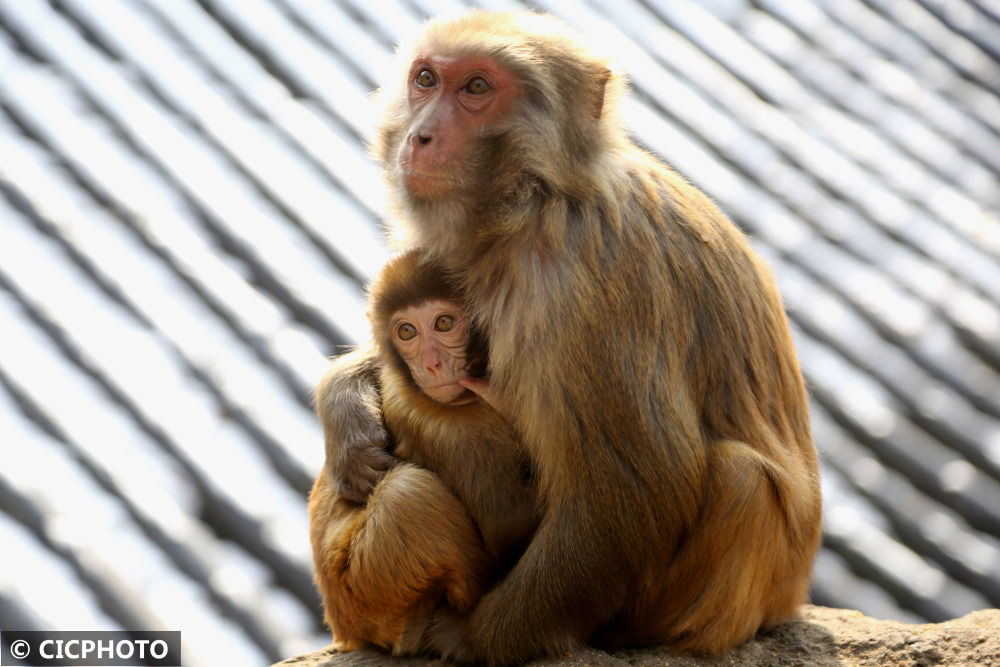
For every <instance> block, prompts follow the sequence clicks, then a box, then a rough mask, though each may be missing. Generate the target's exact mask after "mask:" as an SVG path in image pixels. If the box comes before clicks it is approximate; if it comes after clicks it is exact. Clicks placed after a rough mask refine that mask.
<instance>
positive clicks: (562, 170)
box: [318, 13, 820, 664]
mask: <svg viewBox="0 0 1000 667" xmlns="http://www.w3.org/2000/svg"><path fill="white" fill-rule="evenodd" d="M429 54H430V56H431V57H430V58H429ZM434 56H441V57H442V58H439V59H437V60H435V59H434ZM401 57H402V58H403V59H405V60H406V61H407V63H406V64H405V65H403V66H401V70H402V71H403V72H406V73H407V81H405V82H401V84H402V86H403V87H399V88H396V89H387V90H386V91H385V92H383V98H384V100H383V104H384V109H385V111H384V115H383V117H382V121H381V127H380V132H379V137H378V140H377V141H376V143H375V146H374V152H375V155H376V157H377V158H378V159H379V160H380V162H381V163H382V165H383V166H384V168H385V170H386V175H387V179H388V182H389V184H390V187H391V188H392V191H393V197H394V200H393V201H394V205H395V207H396V211H397V213H398V217H399V219H400V222H399V223H398V224H397V230H396V231H397V236H398V237H399V238H402V239H403V242H404V243H406V244H409V245H411V246H415V247H420V248H422V249H423V252H424V254H425V255H426V256H427V257H429V258H431V259H433V260H435V261H439V262H441V263H442V264H444V265H445V266H446V267H447V268H448V270H449V272H450V274H451V275H452V276H454V277H455V278H456V279H457V280H459V281H461V285H462V287H463V289H464V291H465V293H466V303H467V305H468V308H469V309H470V312H471V313H472V314H473V316H474V318H475V321H476V322H477V323H478V324H479V325H480V327H481V328H482V329H483V331H484V332H485V333H486V335H487V337H488V338H489V341H490V355H489V363H490V370H491V377H492V381H493V384H494V385H495V386H497V387H499V388H500V390H501V391H502V393H503V395H504V396H505V398H506V399H507V401H508V403H509V405H510V406H512V411H511V414H510V415H509V417H510V419H511V422H512V424H513V426H514V427H515V429H516V430H517V432H518V433H519V434H520V439H521V441H522V442H523V443H524V446H525V447H526V448H527V450H528V452H529V454H530V457H531V461H532V463H533V465H534V467H535V470H536V475H537V480H538V485H539V494H540V502H541V504H542V519H541V524H540V525H539V527H538V530H537V531H536V532H535V534H534V536H533V538H532V540H531V542H530V544H529V545H528V547H527V549H526V551H525V552H524V555H523V556H522V557H521V558H520V560H518V562H517V563H516V565H515V566H514V567H513V569H512V570H511V572H510V573H509V574H508V576H506V577H505V578H504V579H503V580H502V581H500V582H499V583H498V584H497V585H496V586H495V587H494V588H492V590H490V591H489V592H488V593H487V594H486V595H485V596H484V597H483V598H482V600H481V601H480V602H479V604H478V605H477V606H476V608H475V609H474V610H473V611H472V612H471V613H470V614H460V613H454V610H448V609H442V610H440V611H439V612H438V613H437V614H436V615H435V621H434V625H433V627H432V628H430V630H429V632H428V633H427V636H426V637H425V639H424V640H423V646H422V648H424V649H428V650H431V651H436V652H440V653H442V654H444V655H446V656H450V657H454V658H457V659H459V660H463V661H469V662H476V663H491V664H505V663H514V662H518V661H522V660H525V659H529V658H532V657H535V656H538V655H543V654H560V653H562V652H564V651H566V650H569V649H572V648H573V647H575V646H577V645H579V644H581V643H584V642H588V641H591V642H595V643H600V644H603V645H608V646H619V645H635V644H650V643H665V644H670V645H673V646H675V647H677V648H681V649H688V650H693V651H700V652H708V653H718V652H722V651H725V650H727V649H728V648H730V647H732V646H733V645H735V644H737V643H739V642H742V641H743V640H745V639H747V638H748V637H750V636H752V635H753V634H754V633H755V632H756V631H757V630H758V629H759V628H761V627H765V626H767V625H770V624H773V623H775V622H778V621H780V620H782V619H785V618H787V617H789V616H791V615H793V614H794V613H795V610H796V608H797V606H798V605H799V604H800V602H802V601H803V599H804V598H805V595H806V590H807V585H808V580H809V576H810V571H811V566H812V559H813V556H814V554H815V552H816V549H817V547H818V542H819V536H820V491H819V480H818V472H817V463H816V451H815V448H814V446H813V443H812V438H811V434H810V428H809V419H808V414H807V401H806V393H805V390H804V387H803V382H802V378H801V375H800V372H799V367H798V363H797V360H796V357H795V353H794V350H793V348H792V342H791V339H790V337H789V332H788V326H787V322H786V319H785V314H784V311H783V308H782V305H781V302H780V298H779V296H778V293H777V291H776V289H775V286H774V284H773V282H772V279H771V277H770V274H769V271H768V270H767V268H766V267H765V266H764V265H763V264H762V263H761V262H760V261H759V260H758V259H757V258H756V256H755V255H754V254H753V253H752V251H751V250H750V248H749V246H748V244H747V242H746V240H745V238H744V237H743V235H742V234H741V233H740V231H739V230H738V229H737V228H736V227H735V226H734V225H733V224H732V223H731V222H730V221H729V220H728V219H727V218H726V217H725V216H724V214H723V213H721V212H720V211H719V210H718V208H717V207H716V206H715V205H714V204H713V203H712V202H711V201H710V200H709V199H708V198H707V197H706V196H705V195H704V194H702V193H701V192H700V191H698V190H697V189H695V188H694V187H692V186H691V185H689V184H688V183H687V182H686V181H684V179H683V178H681V177H680V176H679V175H677V174H676V173H675V172H674V171H672V170H671V169H670V168H669V167H667V166H665V165H663V164H662V163H661V162H660V161H658V160H657V159H655V158H654V157H652V156H650V155H648V154H646V153H644V152H643V151H641V150H640V149H638V148H637V147H636V146H634V145H633V144H632V143H631V142H630V140H629V139H628V137H627V135H626V132H625V129H624V128H623V127H622V125H621V123H620V122H619V120H618V119H617V117H616V115H615V113H614V112H615V106H616V100H617V97H618V95H619V94H620V92H621V90H622V87H623V81H622V79H621V77H620V76H619V75H618V74H616V73H614V72H612V71H611V70H610V69H609V68H608V67H607V64H606V63H605V62H604V61H603V60H600V59H595V58H593V57H592V56H591V55H590V53H589V52H588V51H587V50H586V49H585V48H583V47H581V46H579V45H578V43H577V41H575V40H574V39H572V38H571V37H566V36H565V30H564V29H563V28H561V27H559V25H558V24H554V23H552V22H550V20H549V19H547V18H546V17H541V16H535V15H528V16H527V17H525V16H517V15H515V16H496V15H491V14H486V13H473V14H470V15H468V16H466V17H463V18H460V19H458V20H457V22H455V23H437V24H431V25H430V26H429V27H428V28H427V30H426V32H425V33H424V34H423V35H421V36H420V37H419V38H418V40H417V42H416V43H415V44H414V45H413V46H412V47H411V48H410V49H409V50H404V51H403V52H402V53H401ZM463 58H467V59H470V62H472V60H471V59H472V58H479V59H478V60H476V61H475V66H476V68H478V69H477V71H480V70H481V69H482V67H483V65H482V61H483V60H484V59H485V61H486V62H487V68H486V72H487V73H486V75H485V76H487V77H488V78H489V80H490V81H491V82H493V81H496V82H497V83H496V85H495V89H494V90H492V91H491V94H492V93H495V96H496V98H497V100H499V102H503V104H499V102H498V105H497V106H496V107H495V108H497V109H501V108H502V109H507V108H509V109H511V111H510V112H507V111H503V112H500V111H497V112H493V111H490V112H487V113H481V114H479V115H478V116H475V117H473V116H471V115H468V114H467V115H463V116H461V117H462V118H469V119H470V120H469V122H470V123H476V124H475V132H474V133H470V134H469V135H468V136H466V137H465V138H464V140H463V141H459V140H456V138H455V137H449V136H448V133H449V132H452V131H453V130H451V129H449V127H453V126H454V124H449V125H445V124H442V123H437V124H435V123H434V120H435V119H434V114H435V113H437V112H438V106H435V105H446V104H447V103H448V102H447V98H446V97H444V96H445V95H446V94H450V93H449V91H450V90H451V88H448V87H444V86H442V87H441V88H430V89H428V90H420V91H416V93H419V95H416V94H415V93H409V94H408V93H407V90H408V88H407V87H408V86H411V85H412V84H410V82H409V81H410V77H412V72H413V68H411V67H410V66H409V61H410V60H411V59H412V60H414V62H415V63H417V67H426V68H429V69H431V70H432V71H434V72H437V71H438V70H437V69H435V68H441V70H440V80H441V81H444V82H446V83H449V84H450V83H451V82H452V81H453V80H457V77H459V76H460V75H461V72H460V69H459V66H460V64H461V62H462V59H463ZM425 62H426V65H424V64H422V63H425ZM456 62H457V63H458V64H455V63H456ZM488 63H493V68H494V69H495V70H496V71H497V72H500V73H501V74H499V75H497V76H496V77H493V75H492V74H491V73H492V72H493V70H491V69H489V66H488ZM449 68H450V69H449ZM503 73H508V74H509V73H512V74H513V77H512V78H513V81H514V83H513V85H509V86H508V85H507V84H506V80H505V79H504V76H505V75H504V74H503ZM424 99H427V100H430V101H429V102H427V103H426V104H425V103H424V101H423V100H424ZM414 100H417V101H418V103H416V104H415V103H414ZM440 108H441V109H444V108H445V107H444V106H441V107H440ZM491 108H494V107H491ZM456 109H457V107H456ZM460 111H461V110H458V111H457V112H456V113H458V112H460ZM595 116H598V118H596V119H595ZM417 123H419V124H420V125H419V127H417ZM418 131H419V137H420V138H421V141H420V142H416V141H415V138H416V137H417V136H418V135H417V134H415V133H416V132H418ZM407 142H409V143H407ZM442 147H454V148H451V149H449V150H453V151H455V158H454V160H455V162H456V163H460V164H461V168H460V169H456V170H455V172H456V173H455V178H454V179H453V181H450V182H449V183H448V187H450V190H447V189H446V188H445V185H442V181H440V180H437V181H434V182H433V186H434V187H429V186H428V187H418V186H420V183H421V182H420V179H421V178H423V176H422V175H421V174H420V168H422V167H421V165H423V164H427V165H431V166H432V167H433V166H435V165H438V164H443V162H442V160H441V158H440V157H435V158H434V160H430V159H425V158H423V157H421V151H427V150H432V149H433V150H438V151H440V150H442ZM458 147H460V148H458ZM431 155H433V154H431ZM421 160H425V161H424V162H421ZM427 169H430V167H427ZM367 364H369V361H368V360H367V359H366V358H365V356H364V355H358V356H356V357H354V358H353V359H352V360H351V361H350V362H344V365H343V366H342V367H341V368H340V370H338V371H335V372H331V374H329V375H328V376H327V378H326V379H325V380H324V383H323V384H321V386H320V388H319V390H318V396H319V402H320V406H319V414H320V417H321V419H322V421H323V425H324V429H325V431H326V433H327V438H328V445H329V444H330V443H331V442H334V443H335V446H334V449H336V447H337V446H340V445H341V444H344V446H345V447H346V448H347V449H348V450H349V451H355V449H353V448H357V449H356V451H357V452H358V453H360V454H362V455H364V452H366V451H368V450H370V449H371V447H370V446H368V447H366V446H365V445H364V443H363V438H360V437H358V436H356V435H353V434H352V433H350V432H348V431H346V430H344V429H343V428H341V427H340V425H338V420H341V419H346V420H347V421H345V422H343V423H344V424H345V425H347V426H350V427H352V428H353V427H354V426H356V425H359V424H366V423H368V424H370V422H371V416H369V417H368V418H367V420H366V418H365V414H366V411H369V415H370V406H365V405H363V404H361V403H360V401H358V402H355V404H354V405H353V406H349V405H348V404H347V401H344V400H342V399H337V398H334V397H333V396H331V394H338V395H339V392H340V388H342V387H350V388H352V390H353V391H357V392H359V393H362V392H363V391H364V390H365V389H364V388H365V387H366V381H365V379H364V378H365V373H366V370H365V369H366V367H367ZM338 401H339V405H338V404H337V403H338ZM366 428H370V427H366ZM376 438H377V434H376ZM340 456H343V455H342V454H339V453H337V452H336V451H335V452H334V453H333V455H332V457H331V459H330V461H331V462H332V465H331V474H332V476H333V477H334V478H335V479H338V480H341V482H342V483H344V484H348V485H351V484H356V485H357V486H358V488H363V482H364V478H365V476H366V475H377V474H378V467H377V466H372V467H368V468H365V467H363V466H358V467H356V468H354V469H350V468H347V467H337V461H338V457H340ZM357 480H361V481H357Z"/></svg>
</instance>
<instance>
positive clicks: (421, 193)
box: [397, 55, 518, 199]
mask: <svg viewBox="0 0 1000 667" xmlns="http://www.w3.org/2000/svg"><path fill="white" fill-rule="evenodd" d="M408 86H409V87H408V91H409V92H408V98H407V99H408V102H409V105H410V113H411V120H410V125H409V127H408V130H407V133H406V136H405V137H404V139H403V142H402V144H401V145H400V147H399V154H398V156H397V159H398V161H399V166H400V168H401V170H402V174H403V181H404V184H405V185H406V188H407V190H408V191H409V193H410V194H411V195H412V196H414V197H419V198H423V199H436V198H440V197H445V196H448V195H453V194H454V193H455V192H456V190H459V189H461V188H462V185H463V178H464V177H465V176H466V175H467V174H468V173H469V171H470V169H469V167H470V156H471V155H473V154H474V151H475V149H476V148H477V146H478V144H479V143H480V142H481V140H482V137H484V136H487V135H489V134H490V133H491V132H495V131H496V130H497V129H498V128H500V127H502V126H503V124H504V122H505V121H506V120H507V114H508V112H509V111H510V108H511V103H512V102H513V101H514V100H515V99H516V98H517V95H518V86H517V81H516V79H515V78H514V76H513V75H512V74H511V72H510V71H509V70H507V69H506V68H504V67H502V66H501V65H500V64H498V63H497V62H496V61H494V60H493V59H491V58H482V57H480V58H446V57H443V56H434V55H427V56H418V57H417V58H416V59H415V60H414V61H413V64H412V65H411V67H410V78H409V84H408Z"/></svg>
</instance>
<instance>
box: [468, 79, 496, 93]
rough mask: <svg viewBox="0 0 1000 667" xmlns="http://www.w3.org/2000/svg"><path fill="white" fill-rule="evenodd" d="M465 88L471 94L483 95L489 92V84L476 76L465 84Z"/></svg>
mask: <svg viewBox="0 0 1000 667" xmlns="http://www.w3.org/2000/svg"><path fill="white" fill-rule="evenodd" d="M465 89H466V90H467V91H468V92H469V93H471V94H473V95H484V94H486V93H488V92H490V84H489V82H488V81H486V79H484V78H483V77H481V76H477V77H476V78H475V79H473V80H472V81H470V82H469V83H467V84H466V86H465Z"/></svg>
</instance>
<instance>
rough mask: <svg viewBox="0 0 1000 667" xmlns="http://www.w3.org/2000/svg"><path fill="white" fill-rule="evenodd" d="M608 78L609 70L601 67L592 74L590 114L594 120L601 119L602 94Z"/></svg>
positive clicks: (609, 76)
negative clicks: (592, 88) (592, 87)
mask: <svg viewBox="0 0 1000 667" xmlns="http://www.w3.org/2000/svg"><path fill="white" fill-rule="evenodd" d="M610 78H611V70H610V69H608V68H607V67H603V66H601V67H600V69H599V70H598V71H597V72H596V73H595V74H594V78H593V86H594V90H593V92H592V94H591V100H590V104H591V107H590V113H591V115H592V116H593V117H594V120H600V119H601V112H602V111H604V93H605V90H606V89H607V86H608V80H609V79H610Z"/></svg>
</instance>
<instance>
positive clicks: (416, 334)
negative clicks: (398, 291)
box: [389, 300, 469, 404]
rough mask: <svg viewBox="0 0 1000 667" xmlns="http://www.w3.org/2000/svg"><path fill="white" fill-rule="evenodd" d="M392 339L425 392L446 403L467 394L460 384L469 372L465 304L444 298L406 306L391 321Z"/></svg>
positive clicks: (390, 334)
mask: <svg viewBox="0 0 1000 667" xmlns="http://www.w3.org/2000/svg"><path fill="white" fill-rule="evenodd" d="M389 339H390V340H391V341H392V345H393V347H395V348H396V351H397V352H399V355H400V356H401V357H402V358H403V361H405V362H406V365H407V366H408V367H409V369H410V375H412V376H413V381H414V382H416V384H417V386H418V387H420V389H421V390H423V392H424V393H425V394H427V395H428V396H430V397H431V398H432V399H434V400H435V401H437V402H438V403H443V404H448V403H453V402H455V401H456V400H457V399H459V398H460V397H462V396H463V395H465V394H466V389H465V388H464V387H462V386H461V385H460V384H458V382H459V380H463V379H465V378H466V377H467V375H468V374H467V372H466V369H465V365H466V358H467V347H468V342H469V323H468V320H467V319H466V317H465V315H464V313H463V312H462V309H461V308H459V307H458V306H456V305H455V304H454V303H451V302H449V301H441V300H433V301H426V302H424V303H421V304H419V305H416V306H408V307H406V308H403V309H401V310H399V311H397V312H396V313H395V314H394V315H393V317H392V319H391V320H390V321H389Z"/></svg>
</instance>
